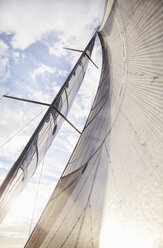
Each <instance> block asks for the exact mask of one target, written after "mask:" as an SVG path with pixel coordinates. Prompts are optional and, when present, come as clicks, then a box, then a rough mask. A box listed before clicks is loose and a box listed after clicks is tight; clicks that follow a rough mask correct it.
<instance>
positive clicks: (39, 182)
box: [28, 123, 51, 236]
mask: <svg viewBox="0 0 163 248" xmlns="http://www.w3.org/2000/svg"><path fill="white" fill-rule="evenodd" d="M50 128H51V123H50ZM50 128H49V130H48V132H49V133H50ZM49 136H50V135H49V134H48V137H49ZM47 144H48V139H47V141H46V146H45V150H44V155H43V160H42V164H41V170H40V175H39V180H38V184H37V190H36V195H35V199H34V204H33V210H32V216H31V222H30V227H29V233H28V236H30V234H31V230H32V225H33V222H34V215H35V210H36V204H37V200H38V194H39V189H40V184H41V179H42V172H43V167H44V162H45V154H46V150H47Z"/></svg>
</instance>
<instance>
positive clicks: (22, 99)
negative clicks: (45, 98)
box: [3, 95, 81, 134]
mask: <svg viewBox="0 0 163 248" xmlns="http://www.w3.org/2000/svg"><path fill="white" fill-rule="evenodd" d="M3 96H4V97H6V98H10V99H14V100H19V101H23V102H29V103H35V104H39V105H44V106H49V107H50V106H51V104H49V103H45V102H38V101H33V100H28V99H24V98H19V97H14V96H7V95H3ZM51 107H52V108H53V109H55V111H56V112H57V113H58V114H60V116H62V118H63V119H64V120H65V121H67V123H68V124H70V126H72V127H73V128H74V129H75V130H76V131H77V132H78V133H79V134H81V132H80V131H79V130H78V129H77V128H76V127H75V126H74V125H73V124H72V123H71V122H70V121H69V120H68V119H67V118H66V117H65V116H64V115H63V114H62V113H61V112H60V111H59V110H58V109H57V108H56V107H54V106H51Z"/></svg>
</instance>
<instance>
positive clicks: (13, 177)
mask: <svg viewBox="0 0 163 248" xmlns="http://www.w3.org/2000/svg"><path fill="white" fill-rule="evenodd" d="M95 36H96V34H95V35H94V36H93V38H92V39H91V41H90V42H89V44H88V45H87V47H86V49H85V50H84V51H83V53H82V55H81V56H80V58H79V60H78V61H77V63H76V65H75V66H74V68H73V69H72V71H71V73H70V75H69V76H68V78H67V80H66V81H65V83H64V85H63V86H62V88H61V89H60V91H59V92H58V94H57V96H56V97H55V99H54V100H53V102H52V103H51V105H50V107H49V108H48V110H47V112H46V113H45V115H44V117H43V118H42V120H41V122H40V124H39V125H38V127H37V129H36V130H35V132H34V134H33V135H32V137H31V138H30V140H29V142H28V143H27V145H26V146H25V148H24V149H23V151H22V153H21V154H20V156H19V158H18V159H17V161H16V162H15V164H14V165H13V167H12V168H11V170H10V171H9V173H8V175H7V177H6V179H5V180H4V182H3V183H2V185H1V187H0V222H1V221H2V220H3V218H4V217H5V216H6V214H7V213H8V211H9V209H10V207H11V204H12V202H13V200H14V199H15V198H16V197H17V196H18V195H19V194H20V192H21V191H22V190H23V188H24V187H25V185H26V184H27V182H28V181H29V179H30V178H31V177H32V175H33V174H34V173H35V171H36V169H37V167H38V165H39V163H40V162H41V160H42V159H43V156H45V153H46V151H47V150H48V148H49V147H50V145H51V143H52V141H53V139H54V137H55V135H56V133H57V131H58V130H59V128H60V127H61V125H62V123H63V121H64V118H63V116H64V117H66V116H67V114H68V112H69V110H70V108H71V105H72V103H73V100H74V98H75V96H76V94H77V92H78V89H79V87H80V85H81V83H82V81H83V78H84V75H85V72H86V69H87V66H88V62H89V60H90V56H91V53H92V49H93V45H94V41H95ZM58 111H59V112H58ZM59 113H61V114H59Z"/></svg>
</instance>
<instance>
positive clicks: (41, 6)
mask: <svg viewBox="0 0 163 248" xmlns="http://www.w3.org/2000/svg"><path fill="white" fill-rule="evenodd" d="M104 7H105V0H60V1H57V0H0V116H1V118H0V183H2V181H3V180H4V178H5V176H6V175H7V173H8V171H9V169H10V168H11V167H12V165H13V163H14V161H15V160H16V159H17V157H18V156H19V154H20V152H21V151H22V149H23V147H24V145H25V144H26V142H27V141H28V139H29V137H30V136H31V135H32V133H33V131H34V130H35V128H36V126H37V124H38V123H39V121H40V119H41V117H42V116H43V114H44V113H45V111H46V110H47V107H45V106H40V105H33V104H32V105H31V104H30V103H25V102H19V101H14V100H10V99H6V98H4V97H3V95H4V94H8V95H11V96H16V97H23V98H27V99H32V100H36V101H43V102H48V103H51V101H52V100H53V99H54V97H55V96H56V94H57V92H58V90H59V89H60V87H61V85H62V84H63V83H64V81H65V79H66V77H67V76H68V74H69V73H70V71H71V69H72V68H73V66H74V64H75V62H76V61H77V59H78V58H79V56H80V54H78V53H77V52H72V51H67V50H64V49H63V47H71V48H76V49H80V50H82V49H84V48H85V47H86V45H87V43H88V42H89V40H90V39H91V37H92V35H93V34H94V32H95V31H96V30H97V28H98V26H99V25H100V24H101V21H102V17H103V13H104ZM92 59H93V60H94V62H95V63H96V64H97V65H98V66H99V68H100V67H101V47H100V44H99V41H98V39H97V41H96V43H95V48H94V51H93V54H92ZM99 77H100V69H99V70H98V69H96V68H95V66H94V65H93V64H91V63H89V67H88V70H87V73H86V76H85V79H84V82H83V84H82V86H81V88H80V91H79V93H78V95H77V97H76V99H75V102H74V104H73V106H72V109H71V111H70V113H69V115H68V119H69V120H70V121H71V122H72V123H73V124H74V125H75V126H76V127H77V128H78V129H79V130H82V128H83V125H84V123H85V121H86V118H87V115H88V113H89V111H90V108H91V104H92V102H93V97H94V95H95V92H96V89H97V85H98V81H99ZM78 138H79V134H78V133H77V132H76V131H75V130H73V129H72V127H71V126H69V125H68V124H67V123H64V124H63V126H62V128H61V129H60V131H59V133H58V135H57V137H56V138H55V140H54V142H53V144H52V146H51V148H50V149H49V151H48V152H47V154H46V157H45V159H44V161H43V162H42V163H41V164H40V166H39V168H38V170H37V172H36V174H35V175H34V176H33V178H32V179H31V180H30V182H29V183H28V185H27V187H26V188H25V190H24V191H23V192H22V194H21V195H20V197H19V198H18V199H17V201H16V202H15V203H14V205H13V208H12V209H11V211H10V213H9V214H8V216H7V217H6V218H5V220H4V221H3V223H2V224H1V225H0V247H2V248H11V247H12V248H19V247H23V245H24V244H25V242H26V240H27V238H28V236H29V234H30V232H31V231H32V229H33V227H34V225H35V224H36V221H37V220H38V218H39V216H40V214H41V212H42V210H43V208H44V207H45V205H46V203H47V201H48V199H49V197H50V195H51V193H52V191H53V190H54V187H55V185H56V183H57V181H58V179H59V177H60V175H61V173H62V171H63V169H64V167H65V166H66V163H67V161H68V159H69V157H70V154H71V153H72V151H73V149H74V147H75V144H76V142H77V140H78ZM41 171H42V172H41ZM40 175H41V176H40ZM39 180H40V184H39V183H38V182H39ZM38 185H39V187H38ZM36 196H37V197H36ZM32 213H33V214H32ZM32 216H33V217H32Z"/></svg>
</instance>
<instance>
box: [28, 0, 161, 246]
mask: <svg viewBox="0 0 163 248" xmlns="http://www.w3.org/2000/svg"><path fill="white" fill-rule="evenodd" d="M162 13H163V1H161V0H155V1H150V0H147V1H146V0H117V1H114V3H113V1H110V2H108V5H107V13H106V15H105V18H104V23H103V24H102V27H101V29H100V31H99V37H100V40H101V44H102V52H103V65H102V71H101V78H100V82H99V87H98V90H97V94H96V97H95V100H94V103H93V105H92V108H91V111H90V114H89V117H88V119H87V122H86V124H85V127H84V130H83V132H82V135H81V137H80V139H79V141H78V143H77V146H76V147H75V150H74V152H73V154H72V156H71V158H70V160H69V162H68V164H67V166H66V168H65V170H64V172H63V174H62V176H61V178H60V180H59V182H58V184H57V186H56V188H55V190H54V192H53V193H52V196H51V198H50V199H49V202H48V203H47V206H46V208H45V210H44V212H43V214H42V216H41V217H40V219H39V221H38V223H37V225H36V227H35V228H34V230H33V233H32V234H31V236H30V238H29V239H28V241H27V243H26V245H25V247H26V248H36V247H40V248H45V247H48V248H53V247H55V248H59V247H64V248H65V247H77V248H83V247H90V248H92V247H102V248H104V247H106V248H108V247H112V248H119V247H121V248H131V247H135V248H137V247H141V248H144V247H152V248H156V247H157V248H159V247H162V245H161V244H163V238H162V237H163V228H162V218H163V208H162V206H163V194H162V192H163V191H162V190H163V180H162V176H163V171H162V163H163V153H162V151H163V136H162V135H163V95H162V92H163V70H162V68H163V28H162V23H163V15H162Z"/></svg>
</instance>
